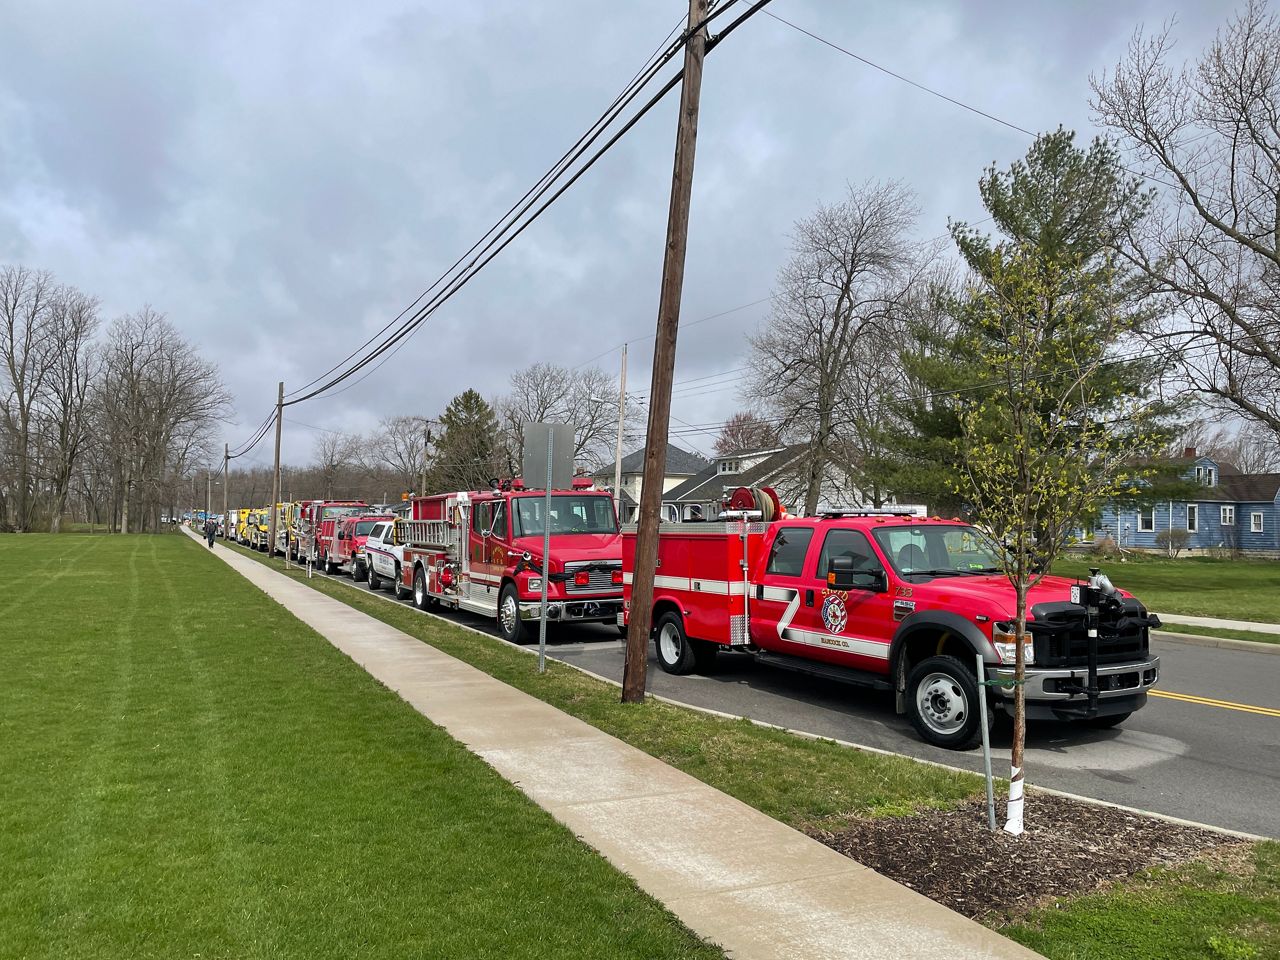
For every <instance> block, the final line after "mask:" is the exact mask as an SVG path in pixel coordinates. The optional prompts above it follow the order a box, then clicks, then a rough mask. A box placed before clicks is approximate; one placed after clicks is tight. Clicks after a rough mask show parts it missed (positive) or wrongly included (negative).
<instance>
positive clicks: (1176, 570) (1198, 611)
mask: <svg viewBox="0 0 1280 960" xmlns="http://www.w3.org/2000/svg"><path fill="white" fill-rule="evenodd" d="M1089 567H1101V568H1102V569H1103V570H1104V571H1105V572H1106V574H1107V576H1109V577H1110V578H1111V581H1112V582H1113V583H1114V584H1115V585H1116V586H1117V587H1122V588H1123V589H1125V590H1128V591H1129V592H1130V593H1132V594H1133V595H1134V596H1136V597H1138V598H1139V599H1140V600H1142V602H1143V603H1145V604H1146V605H1147V608H1148V609H1150V610H1155V611H1157V612H1160V613H1181V614H1183V615H1185V616H1192V617H1223V618H1226V619H1228V620H1257V621H1259V622H1262V623H1280V562H1278V561H1274V560H1216V559H1213V558H1210V557H1184V558H1181V559H1178V560H1169V559H1167V558H1163V557H1146V556H1138V557H1136V558H1133V559H1129V560H1126V561H1124V562H1123V563H1121V562H1118V561H1104V560H1092V559H1087V560H1077V559H1075V558H1074V557H1073V558H1069V559H1064V560H1060V561H1058V563H1056V564H1055V565H1054V568H1053V572H1054V573H1058V574H1061V575H1062V576H1066V577H1084V576H1088V574H1089Z"/></svg>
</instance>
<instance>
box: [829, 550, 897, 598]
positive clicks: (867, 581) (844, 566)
mask: <svg viewBox="0 0 1280 960" xmlns="http://www.w3.org/2000/svg"><path fill="white" fill-rule="evenodd" d="M827 586H828V587H830V588H831V589H832V590H870V591H871V592H873V593H883V592H884V591H886V590H888V589H889V584H888V580H887V578H886V577H885V572H884V571H883V570H855V569H853V557H832V558H831V560H830V562H828V564H827Z"/></svg>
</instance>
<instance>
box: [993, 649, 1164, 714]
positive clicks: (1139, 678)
mask: <svg viewBox="0 0 1280 960" xmlns="http://www.w3.org/2000/svg"><path fill="white" fill-rule="evenodd" d="M1013 673H1014V670H1013V667H996V668H995V669H994V670H991V671H990V675H991V676H992V678H994V679H997V680H1012V679H1013ZM1159 679H1160V658H1159V657H1151V658H1149V659H1147V660H1140V661H1136V662H1134V661H1130V662H1128V663H1106V664H1099V666H1098V699H1099V700H1109V699H1113V698H1120V697H1132V696H1135V695H1137V694H1145V693H1146V692H1147V691H1148V690H1149V689H1150V688H1151V687H1153V686H1154V685H1155V684H1156V682H1157V681H1158V680H1159ZM1088 682H1089V671H1088V669H1087V668H1081V667H1057V668H1049V667H1046V668H1040V667H1036V666H1030V667H1027V668H1026V682H1025V683H1024V685H1023V686H1024V688H1025V690H1026V695H1027V700H1038V701H1059V702H1062V703H1067V702H1076V703H1079V702H1083V701H1085V700H1087V699H1088V697H1087V696H1086V695H1085V694H1083V693H1075V692H1064V691H1063V690H1061V689H1059V688H1060V687H1063V686H1069V685H1074V684H1079V685H1080V686H1081V687H1083V686H1084V685H1085V684H1086V683H1088ZM995 690H996V691H997V692H998V693H999V695H1000V696H1001V697H1004V698H1005V699H1006V700H1012V699H1013V692H1014V688H1013V686H1007V687H1004V686H999V687H996V688H995Z"/></svg>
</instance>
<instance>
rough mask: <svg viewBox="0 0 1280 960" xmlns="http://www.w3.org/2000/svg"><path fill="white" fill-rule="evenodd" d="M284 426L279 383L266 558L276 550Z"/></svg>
mask: <svg viewBox="0 0 1280 960" xmlns="http://www.w3.org/2000/svg"><path fill="white" fill-rule="evenodd" d="M283 425H284V381H283V380H281V381H280V389H279V393H278V394H277V395H276V465H275V467H274V468H273V469H272V471H271V520H270V522H269V523H268V525H267V556H268V557H269V556H271V555H272V553H274V552H275V549H276V521H277V519H278V518H279V514H280V510H279V509H278V508H277V506H276V504H278V503H279V502H280V428H281V427H282V426H283Z"/></svg>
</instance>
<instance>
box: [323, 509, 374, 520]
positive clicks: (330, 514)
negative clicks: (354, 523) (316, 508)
mask: <svg viewBox="0 0 1280 960" xmlns="http://www.w3.org/2000/svg"><path fill="white" fill-rule="evenodd" d="M367 509H368V508H367V507H325V508H324V519H326V520H332V519H333V518H334V517H354V516H356V515H357V514H361V513H364V512H365V510H367Z"/></svg>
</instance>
